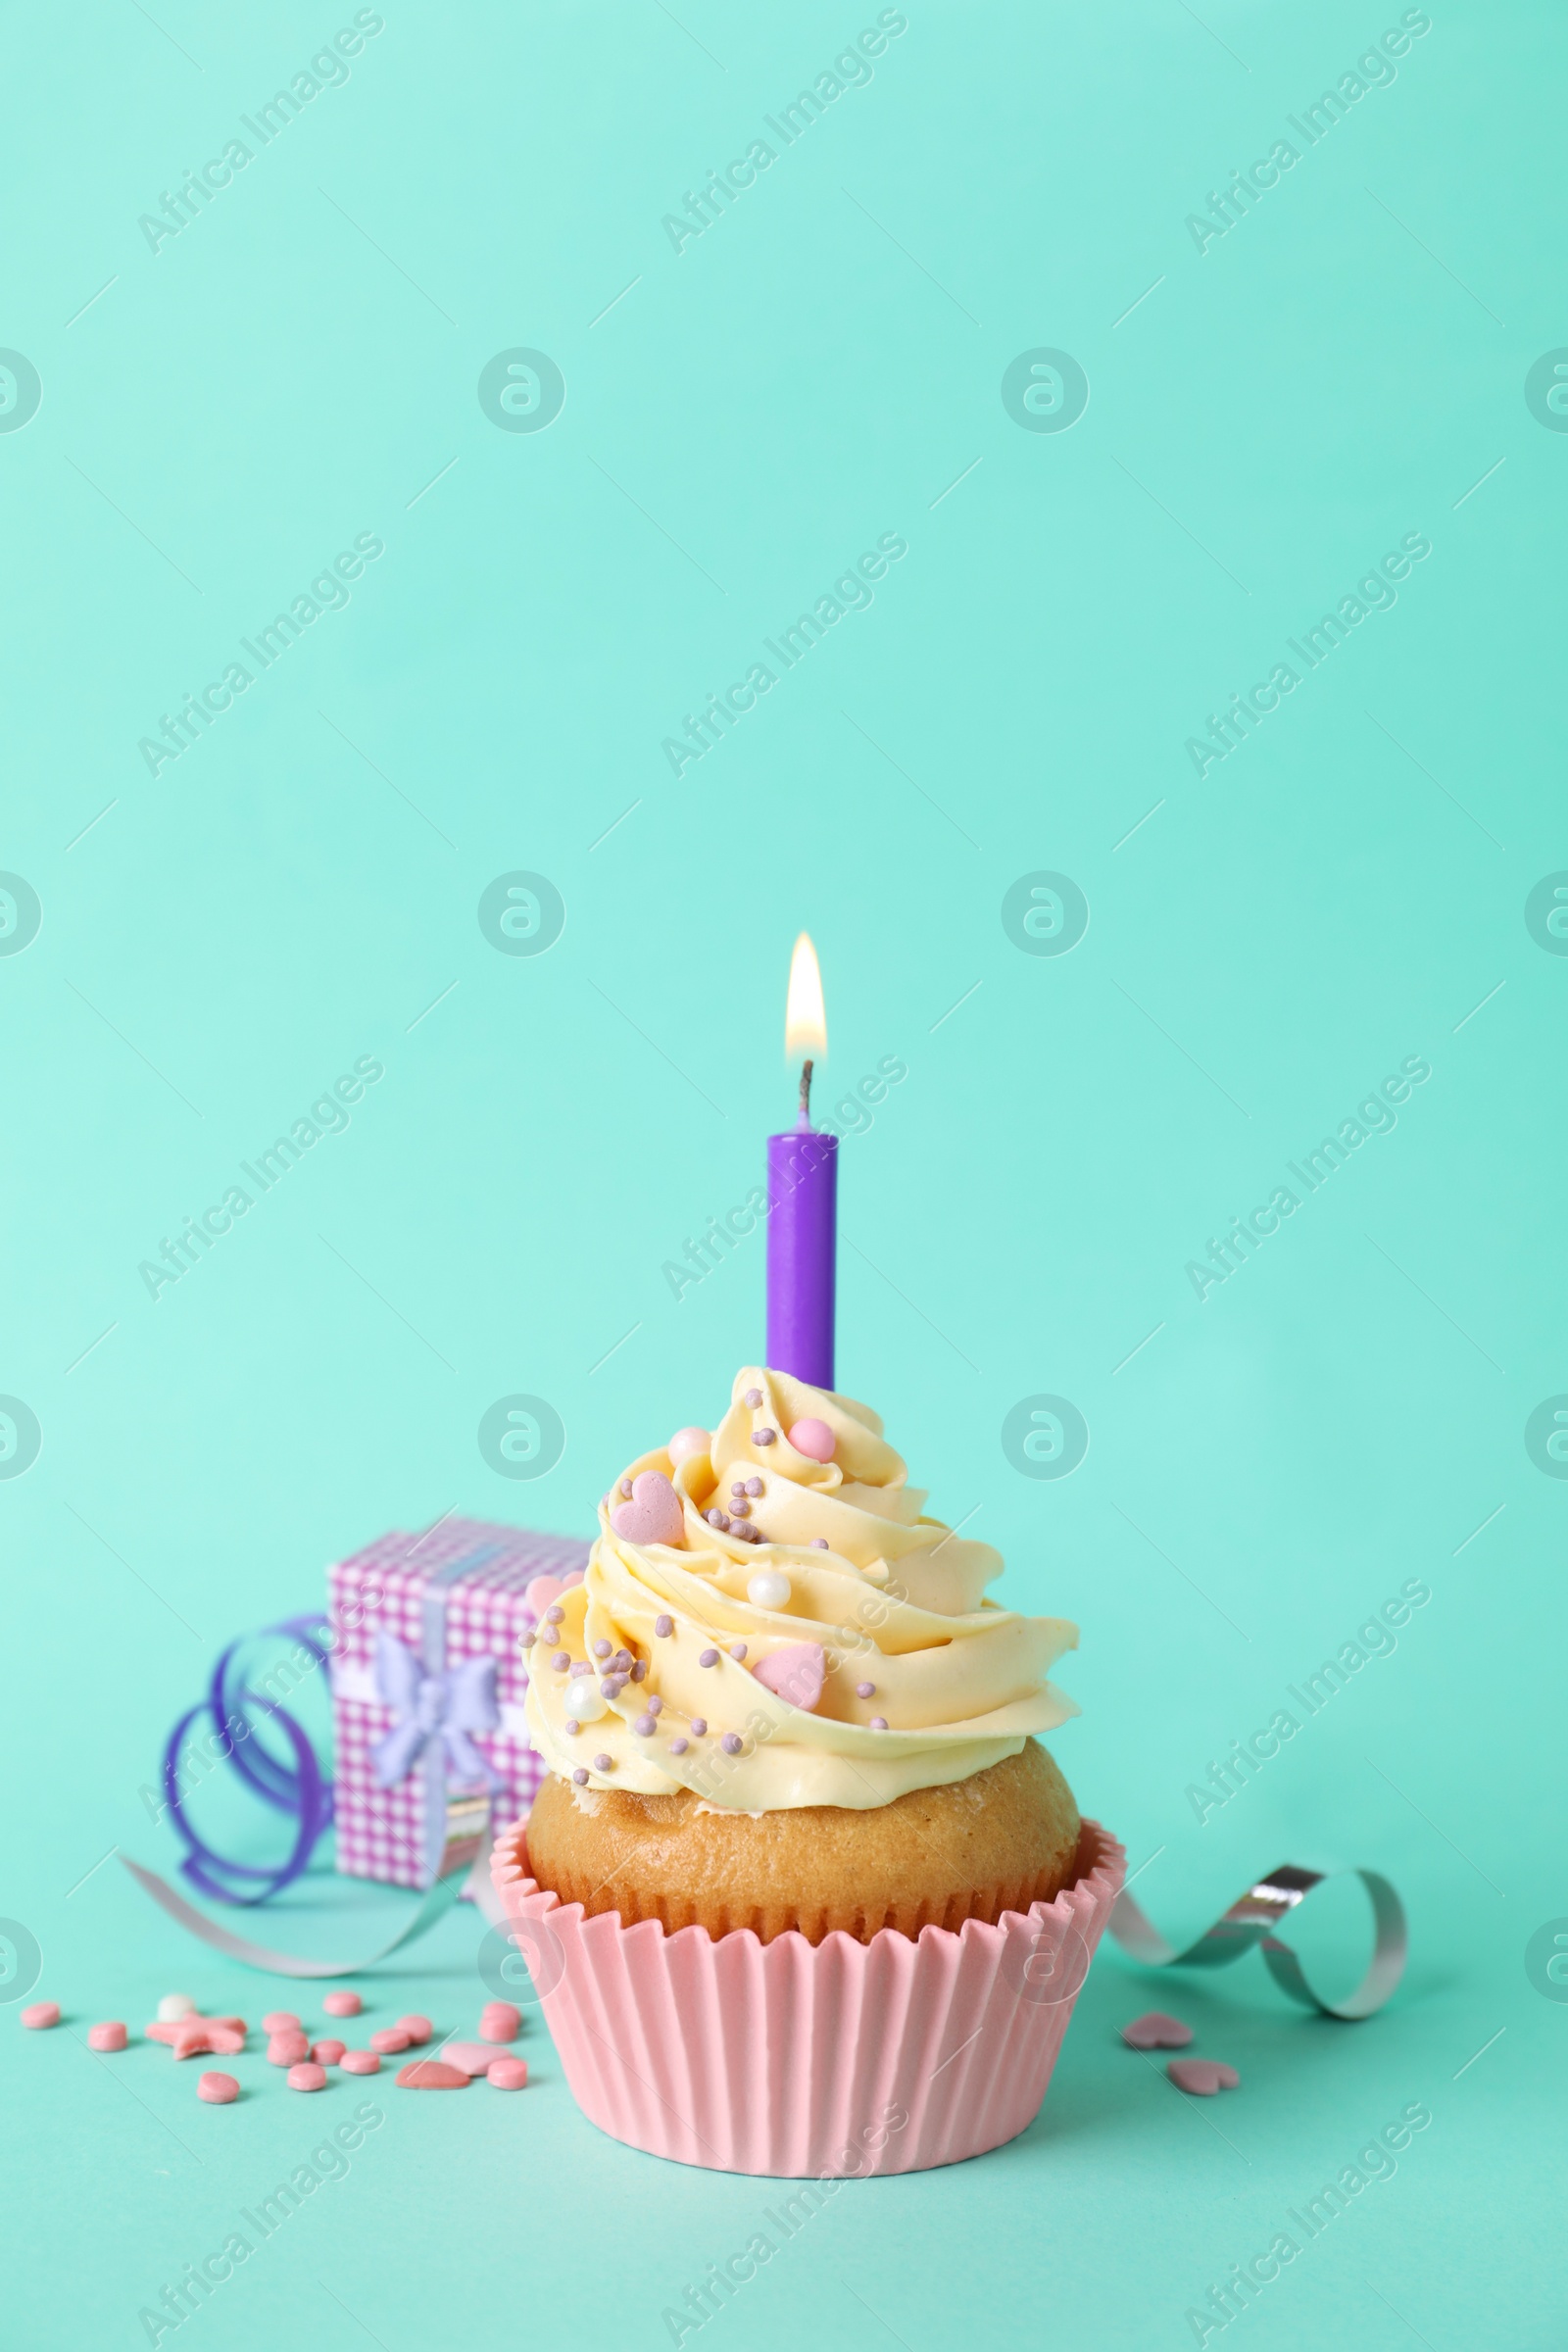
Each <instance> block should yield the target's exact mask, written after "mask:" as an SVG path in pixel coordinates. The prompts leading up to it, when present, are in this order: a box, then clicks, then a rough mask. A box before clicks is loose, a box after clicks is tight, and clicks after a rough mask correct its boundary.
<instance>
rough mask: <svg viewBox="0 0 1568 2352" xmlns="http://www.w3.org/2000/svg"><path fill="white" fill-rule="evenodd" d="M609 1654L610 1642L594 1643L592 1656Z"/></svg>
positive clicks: (602, 1656) (601, 1656)
mask: <svg viewBox="0 0 1568 2352" xmlns="http://www.w3.org/2000/svg"><path fill="white" fill-rule="evenodd" d="M609 1655H610V1643H609V1642H595V1643H594V1656H595V1657H596V1658H608V1657H609Z"/></svg>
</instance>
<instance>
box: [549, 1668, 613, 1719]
mask: <svg viewBox="0 0 1568 2352" xmlns="http://www.w3.org/2000/svg"><path fill="white" fill-rule="evenodd" d="M561 1703H562V1705H563V1706H564V1708H565V1710H566V1713H567V1714H568V1715H571V1716H574V1717H575V1718H576V1720H577V1722H578V1723H597V1722H598V1720H599V1718H600V1716H601V1715H608V1714H609V1712H610V1704H609V1701H608V1700H607V1699H606V1698H605V1697H604V1696H603V1694H602V1693H601V1691H600V1688H599V1685H598V1684H597V1683H596V1682H593V1681H591V1680H590V1679H589V1678H588V1677H587V1676H586V1675H585V1676H584V1677H583V1679H582V1680H581V1681H580V1682H576V1683H568V1684H567V1685H566V1689H565V1694H564V1697H563V1699H562V1702H561Z"/></svg>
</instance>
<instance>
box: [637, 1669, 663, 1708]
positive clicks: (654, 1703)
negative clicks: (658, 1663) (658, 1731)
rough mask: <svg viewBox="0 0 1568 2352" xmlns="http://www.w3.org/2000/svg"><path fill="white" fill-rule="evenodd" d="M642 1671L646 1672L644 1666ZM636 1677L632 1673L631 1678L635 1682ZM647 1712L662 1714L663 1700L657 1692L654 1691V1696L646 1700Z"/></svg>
mask: <svg viewBox="0 0 1568 2352" xmlns="http://www.w3.org/2000/svg"><path fill="white" fill-rule="evenodd" d="M643 1671H644V1672H645V1673H646V1672H647V1668H646V1667H645V1668H644V1670H643ZM636 1679H637V1678H636V1676H635V1675H634V1676H633V1677H632V1680H633V1681H634V1682H635V1681H636ZM648 1712H649V1714H650V1715H662V1713H663V1712H664V1702H663V1700H662V1698H661V1697H660V1696H659V1695H658V1693H657V1692H656V1693H655V1695H654V1696H653V1697H652V1698H651V1699H650V1700H649V1701H648Z"/></svg>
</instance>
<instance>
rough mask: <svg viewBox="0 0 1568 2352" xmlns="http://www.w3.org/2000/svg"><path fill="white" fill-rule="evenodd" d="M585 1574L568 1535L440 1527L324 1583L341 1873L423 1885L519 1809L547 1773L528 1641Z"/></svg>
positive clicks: (372, 1553) (337, 1571)
mask: <svg viewBox="0 0 1568 2352" xmlns="http://www.w3.org/2000/svg"><path fill="white" fill-rule="evenodd" d="M587 1561H588V1546H587V1544H581V1543H578V1542H576V1541H575V1540H574V1539H572V1538H570V1537H566V1536H544V1535H535V1534H533V1533H531V1532H530V1531H529V1530H528V1529H526V1528H520V1527H501V1526H496V1525H492V1524H491V1523H489V1522H488V1521H485V1520H479V1519H441V1520H438V1521H437V1523H436V1525H435V1526H434V1527H433V1528H431V1529H429V1530H428V1531H427V1532H426V1533H425V1534H423V1535H406V1534H397V1535H389V1536H382V1537H381V1538H380V1539H379V1541H378V1542H376V1543H374V1544H368V1545H367V1546H366V1548H365V1549H364V1550H363V1551H357V1552H355V1553H354V1555H353V1557H352V1558H350V1559H346V1560H339V1561H338V1563H337V1564H336V1566H335V1567H333V1568H331V1569H330V1570H329V1571H328V1573H327V1605H328V1612H329V1614H330V1617H331V1620H332V1624H333V1626H334V1628H335V1629H336V1639H335V1642H334V1654H333V1662H332V1729H333V1737H334V1744H335V1760H334V1767H333V1789H334V1794H333V1819H334V1825H335V1829H336V1833H337V1867H338V1869H339V1870H340V1871H342V1872H344V1873H346V1875H347V1876H348V1877H350V1878H357V1879H380V1880H383V1881H385V1882H386V1883H387V1884H388V1885H391V1886H394V1887H428V1886H429V1885H430V1884H431V1883H432V1881H433V1880H434V1879H435V1878H436V1877H438V1876H439V1875H440V1871H441V1867H442V1861H443V1857H444V1856H445V1855H446V1854H447V1853H448V1851H449V1847H450V1846H451V1845H452V1844H454V1843H455V1842H456V1841H457V1840H458V1839H459V1838H463V1837H471V1836H475V1835H478V1834H480V1833H481V1831H482V1829H483V1824H484V1820H485V1817H486V1807H487V1806H488V1808H489V1812H490V1815H491V1817H492V1818H493V1819H494V1820H496V1821H498V1822H499V1821H511V1820H513V1819H514V1818H515V1816H516V1815H517V1814H518V1813H520V1812H524V1811H526V1809H527V1807H528V1806H529V1805H530V1804H531V1803H532V1802H533V1797H534V1792H535V1790H536V1789H537V1788H538V1786H539V1782H540V1778H541V1776H542V1772H543V1767H542V1765H541V1763H540V1761H539V1758H538V1756H537V1755H535V1753H534V1751H533V1748H532V1747H531V1745H530V1744H529V1740H528V1734H527V1729H526V1726H525V1724H524V1720H523V1712H522V1697H523V1692H524V1691H526V1689H527V1687H528V1674H527V1668H526V1666H525V1664H524V1662H523V1651H522V1648H521V1637H522V1636H523V1635H525V1634H529V1633H531V1632H532V1631H533V1628H534V1626H535V1625H536V1624H537V1622H538V1620H539V1618H540V1616H541V1615H542V1614H543V1612H544V1611H545V1609H546V1608H548V1607H549V1605H550V1603H551V1602H552V1601H553V1600H554V1599H555V1597H556V1595H557V1593H559V1592H561V1591H564V1588H565V1587H566V1586H567V1585H570V1584H576V1583H578V1582H580V1580H581V1577H582V1572H583V1569H584V1568H585V1567H586V1565H587Z"/></svg>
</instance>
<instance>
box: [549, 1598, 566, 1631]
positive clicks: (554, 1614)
mask: <svg viewBox="0 0 1568 2352" xmlns="http://www.w3.org/2000/svg"><path fill="white" fill-rule="evenodd" d="M565 1614H566V1612H565V1610H564V1608H563V1607H562V1605H561V1603H560V1601H559V1600H553V1601H552V1602H551V1603H550V1606H549V1608H548V1609H546V1611H545V1623H546V1625H559V1624H560V1623H561V1620H562V1619H563V1617H564V1615H565Z"/></svg>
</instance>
